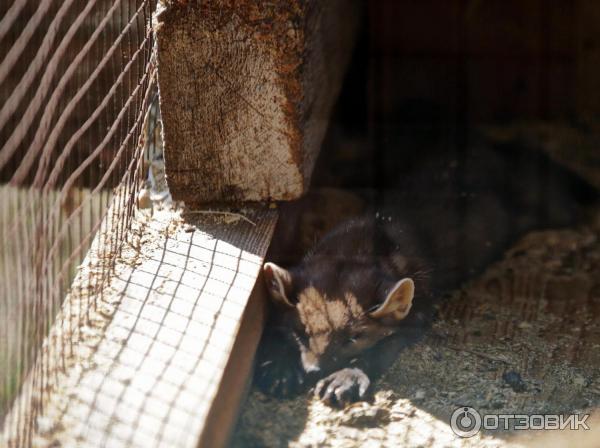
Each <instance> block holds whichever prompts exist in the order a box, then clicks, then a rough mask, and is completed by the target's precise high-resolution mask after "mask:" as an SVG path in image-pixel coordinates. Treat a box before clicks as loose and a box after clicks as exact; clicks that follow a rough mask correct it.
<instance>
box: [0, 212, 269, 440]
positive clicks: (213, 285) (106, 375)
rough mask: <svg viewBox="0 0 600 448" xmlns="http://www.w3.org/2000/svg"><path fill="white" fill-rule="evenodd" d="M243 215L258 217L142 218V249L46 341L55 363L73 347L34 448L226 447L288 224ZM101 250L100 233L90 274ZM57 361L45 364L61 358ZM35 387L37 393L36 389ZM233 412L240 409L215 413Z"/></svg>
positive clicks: (13, 436)
mask: <svg viewBox="0 0 600 448" xmlns="http://www.w3.org/2000/svg"><path fill="white" fill-rule="evenodd" d="M243 213H244V215H245V218H247V220H246V219H237V217H236V216H232V215H219V214H198V215H189V216H188V215H184V216H185V219H182V218H181V215H180V214H179V213H178V212H171V211H159V212H157V213H155V214H154V217H153V218H152V219H151V220H150V221H149V222H144V220H143V219H142V220H141V221H136V222H134V229H135V228H137V230H136V231H134V232H136V235H135V238H131V240H132V241H134V242H135V241H138V242H139V243H140V245H139V246H138V243H134V244H133V247H129V248H126V249H125V250H124V251H123V254H122V256H121V258H120V262H119V263H118V265H117V266H116V268H115V275H114V278H113V279H112V282H111V285H110V287H109V288H106V289H105V290H102V291H96V292H94V294H95V298H92V297H89V295H88V294H90V292H89V291H86V290H83V291H81V290H80V289H78V288H74V290H73V292H72V294H71V295H69V296H68V297H67V298H66V300H65V303H64V305H63V308H62V312H61V315H60V316H59V317H58V318H57V321H56V324H55V326H54V328H53V329H52V330H51V333H50V336H49V337H48V339H47V341H46V342H45V344H44V349H43V351H44V353H45V355H46V352H48V351H51V350H52V349H53V347H57V344H56V341H57V340H60V339H63V340H64V339H65V338H67V339H69V340H70V342H71V346H70V348H69V345H67V346H64V345H63V349H64V350H67V349H69V350H70V352H69V353H68V354H67V356H66V358H67V359H66V371H65V372H63V369H64V368H63V367H61V365H59V364H61V362H58V363H57V365H56V366H54V367H55V369H56V371H54V370H53V369H52V368H51V369H50V370H51V371H49V372H48V376H49V378H54V377H55V376H56V378H57V380H56V381H55V382H54V383H53V384H51V387H50V390H47V391H44V393H45V394H48V396H47V397H46V398H45V400H44V402H45V406H44V411H43V414H42V415H37V416H32V417H31V418H34V419H35V427H36V428H37V432H36V434H34V435H33V436H32V437H31V438H32V442H33V444H34V445H35V446H81V447H86V446H90V447H91V446H111V447H120V446H123V447H144V448H147V447H152V446H177V447H186V446H187V447H195V446H198V443H199V441H200V440H202V441H203V442H202V445H201V446H210V447H214V446H221V445H222V444H224V443H225V441H226V438H227V434H228V428H229V427H230V425H231V423H232V419H233V418H234V417H235V415H236V410H237V407H238V401H239V399H240V398H241V396H242V393H243V390H244V387H245V382H246V379H247V377H248V373H249V370H250V367H251V361H252V358H253V354H254V350H255V348H256V345H257V343H258V340H259V336H260V332H261V330H262V322H263V317H262V306H263V303H262V302H261V297H260V291H261V290H262V288H263V286H262V283H258V284H257V283H256V282H257V277H258V275H259V273H260V271H261V266H262V262H263V257H264V255H265V253H266V250H267V248H268V245H269V243H270V240H271V236H272V232H273V228H274V225H275V221H276V219H277V212H276V210H271V209H262V208H261V209H259V208H252V209H247V210H245V211H244V212H243ZM138 219H139V218H138ZM136 223H137V224H136ZM109 230H110V229H109ZM141 243H143V244H141ZM99 247H102V236H101V235H99V236H98V237H97V238H96V241H95V243H94V245H93V246H92V250H91V251H90V253H89V254H88V259H87V260H86V261H87V264H88V266H89V268H88V269H87V270H86V271H87V272H84V271H82V273H81V274H80V275H93V273H94V270H95V268H94V266H95V265H96V264H98V263H102V260H101V259H100V260H96V259H95V257H97V255H98V254H97V253H96V252H95V248H96V249H97V248H99ZM77 281H78V280H77V279H76V284H77ZM255 285H257V286H256V288H255ZM253 291H254V292H253ZM78 294H79V295H81V294H83V296H81V297H80V296H79V295H78ZM93 303H96V305H95V306H92V305H91V304H93ZM72 313H78V314H81V313H87V314H88V315H89V321H88V323H87V324H85V325H83V326H79V325H77V324H78V322H79V320H78V319H76V318H74V316H72V315H71V314H72ZM84 315H85V314H84ZM74 324H75V327H73V325H74ZM236 341H238V342H239V341H241V343H242V344H243V347H242V348H243V352H240V347H241V346H240V345H239V344H238V342H236ZM234 347H235V348H234ZM233 350H235V354H233V353H232V351H233ZM54 355H56V354H53V353H48V354H47V355H46V356H48V357H49V358H50V359H54V358H56V359H58V360H60V356H59V357H58V358H57V357H56V356H54ZM51 367H52V366H51ZM229 372H231V374H235V375H237V377H235V376H234V377H232V376H231V375H229ZM232 378H233V380H232ZM26 383H27V382H26ZM24 390H25V391H27V394H31V393H36V392H35V388H34V387H29V386H28V385H27V384H25V386H24ZM225 390H226V391H227V395H225V394H224V393H223V392H224V391H225ZM28 402H30V397H24V399H23V400H22V401H19V400H18V401H17V403H19V405H20V406H21V407H22V406H26V405H27V403H28ZM223 403H226V404H227V406H229V410H227V411H226V412H224V411H223V409H222V408H220V410H219V409H217V410H214V409H215V405H221V406H222V405H223ZM213 423H214V424H218V425H219V427H218V428H213V427H211V425H212V424H213ZM17 424H18V422H17V421H15V420H14V419H13V418H12V416H11V415H9V416H8V418H7V421H6V426H5V432H4V435H5V437H6V440H5V442H6V443H7V444H8V445H9V446H19V443H23V440H22V439H20V437H22V435H20V434H19V432H18V427H17V426H18V425H17ZM209 433H210V434H209ZM206 434H209V435H206ZM205 440H209V441H210V443H207V442H204V441H205Z"/></svg>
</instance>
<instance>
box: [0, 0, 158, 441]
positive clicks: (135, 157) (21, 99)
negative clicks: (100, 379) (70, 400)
mask: <svg viewBox="0 0 600 448" xmlns="http://www.w3.org/2000/svg"><path fill="white" fill-rule="evenodd" d="M153 8H154V6H153V2H152V1H150V0H89V1H85V2H82V1H74V0H60V1H59V0H29V1H26V0H14V1H13V2H12V4H11V2H10V1H9V2H0V320H1V321H0V427H1V426H2V421H3V420H4V419H5V417H6V415H7V414H8V413H9V412H10V413H11V417H12V419H11V420H12V421H13V423H14V424H15V425H16V427H18V428H19V433H20V434H23V439H21V442H23V443H26V440H27V437H28V436H27V434H29V433H30V431H32V425H33V423H32V421H34V419H33V418H34V416H35V414H36V413H40V412H41V411H42V410H43V408H44V396H45V394H46V393H47V392H48V389H49V388H50V386H49V385H51V383H52V381H51V378H50V376H51V374H50V373H49V372H51V371H52V372H54V371H55V369H52V370H51V369H50V368H49V367H48V366H50V365H52V366H60V365H65V360H64V357H65V356H68V353H69V350H68V347H69V344H72V343H73V338H72V334H70V333H69V332H68V331H65V332H63V333H62V334H61V337H60V338H54V339H52V340H51V341H52V342H51V344H54V345H55V346H54V347H47V349H45V350H40V345H41V343H42V341H44V338H45V336H46V335H47V334H48V332H49V329H50V327H51V326H52V325H56V322H55V320H56V316H57V313H58V311H59V309H60V307H61V304H62V302H63V300H64V297H65V295H66V294H67V293H68V292H69V290H70V288H72V287H74V288H78V289H80V294H79V295H80V296H84V297H87V298H88V299H87V303H85V302H84V301H80V302H79V303H80V304H81V309H80V310H74V311H73V310H72V312H71V313H69V315H70V319H73V316H76V318H77V319H78V321H77V322H71V325H70V326H69V327H68V328H78V327H80V326H82V325H83V324H84V323H85V321H86V319H87V310H89V309H94V307H95V301H96V300H98V298H99V297H100V296H99V295H97V294H93V292H94V291H102V290H103V287H104V285H105V283H106V282H108V280H109V278H110V274H111V269H112V267H113V266H114V263H115V260H116V259H117V257H118V256H119V251H120V248H121V246H122V244H123V241H124V240H126V238H127V229H128V226H129V224H130V221H131V217H132V214H133V211H134V207H135V203H136V201H135V200H136V197H137V194H138V190H139V189H140V187H141V186H142V185H143V181H144V178H145V172H146V169H147V166H146V163H145V161H147V160H148V157H146V158H144V157H143V152H144V146H145V145H144V143H145V141H146V140H149V141H152V140H153V138H154V135H155V131H154V130H155V125H148V123H146V125H145V120H156V119H157V118H156V116H157V113H156V112H155V111H154V112H152V113H150V114H148V113H147V112H148V109H149V108H148V105H149V104H150V103H151V102H152V101H153V100H154V97H155V95H156V88H155V83H154V65H153V57H152V54H153V53H152V50H153V37H152V27H151V20H152V13H153ZM146 134H147V135H148V137H150V138H149V139H146V138H144V136H145V135H146ZM146 146H151V147H152V148H153V147H154V146H155V145H146ZM150 159H152V157H150ZM107 229H110V231H109V232H108V231H107ZM97 234H103V235H105V237H104V238H103V240H102V244H99V245H98V251H99V252H100V254H99V258H100V259H101V260H103V262H102V264H100V265H98V264H96V265H94V267H93V269H94V275H89V276H86V277H81V278H85V281H78V282H77V283H76V285H75V284H73V286H72V282H73V279H74V278H75V276H76V275H77V274H78V273H79V272H81V270H82V269H86V261H85V260H86V258H85V257H86V253H87V251H88V249H89V248H90V245H91V244H92V241H93V240H94V238H95V235H97ZM88 269H89V266H88ZM83 291H85V292H87V293H86V294H81V292H83ZM65 328H67V327H65ZM47 343H48V342H47ZM25 378H28V384H31V385H32V386H31V387H30V388H23V384H24V380H25ZM19 394H20V400H19V403H20V407H18V409H14V407H13V402H14V400H15V397H16V396H17V395H19ZM15 422H16V423H15Z"/></svg>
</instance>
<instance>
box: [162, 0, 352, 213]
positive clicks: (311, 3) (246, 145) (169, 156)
mask: <svg viewBox="0 0 600 448" xmlns="http://www.w3.org/2000/svg"><path fill="white" fill-rule="evenodd" d="M359 10H360V2H359V1H358V0H331V1H327V2H322V1H317V0H291V1H286V2H281V1H275V0H269V1H258V0H243V1H233V0H209V1H203V2H199V1H189V2H175V1H173V2H170V3H169V4H168V5H167V7H166V8H165V9H164V10H163V11H162V12H161V13H160V14H158V25H157V38H158V60H159V84H160V94H161V111H162V116H163V122H164V136H165V149H166V151H165V157H166V170H167V177H168V181H169V187H170V189H171V193H172V194H173V197H174V198H175V199H178V200H185V201H195V202H223V201H225V202H227V201H229V202H237V201H260V200H270V199H274V200H290V199H295V198H298V197H300V196H301V195H302V194H303V192H304V191H305V190H306V189H307V187H308V184H309V181H310V177H311V174H312V169H313V166H314V162H315V159H316V156H317V154H318V151H319V148H320V146H321V142H322V139H323V136H324V134H325V131H326V128H327V122H328V117H329V114H330V111H331V109H332V107H333V104H334V102H335V99H336V97H337V95H338V93H339V90H340V87H341V83H342V79H343V74H344V70H345V68H346V66H347V63H348V61H349V58H350V53H351V50H352V44H353V41H354V35H355V31H356V29H357V26H358V17H359Z"/></svg>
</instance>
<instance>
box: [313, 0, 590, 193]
mask: <svg viewBox="0 0 600 448" xmlns="http://www.w3.org/2000/svg"><path fill="white" fill-rule="evenodd" d="M598 23H600V3H598V2H594V1H592V0H569V1H557V0H523V1H517V0H508V1H505V0H486V1H480V0H424V1H409V0H374V1H369V2H365V14H364V20H363V24H362V28H361V32H360V35H359V38H358V41H357V45H356V49H355V52H354V56H353V60H352V63H351V66H350V69H349V71H348V75H347V78H346V81H345V84H344V88H343V90H342V93H341V96H340V99H339V101H338V105H337V107H336V111H335V113H334V118H333V120H332V122H331V126H330V129H329V132H328V135H327V137H326V140H325V142H324V145H323V148H322V151H321V156H320V160H319V163H318V164H317V167H316V169H315V173H314V176H313V183H312V184H313V186H316V187H322V186H334V187H342V188H376V189H380V188H393V187H396V186H397V180H398V178H399V176H402V175H403V174H405V173H409V172H413V171H414V169H415V167H416V166H417V165H418V164H419V163H421V161H422V160H424V159H427V158H429V159H431V158H432V157H433V155H434V154H436V153H437V154H440V153H444V154H446V155H447V154H448V153H454V154H456V155H457V156H458V157H460V156H461V155H463V154H465V153H466V152H467V151H468V150H469V148H472V147H473V146H474V145H476V142H477V141H479V140H480V129H481V127H482V126H487V125H490V124H491V125H495V126H504V125H506V126H508V125H514V124H515V123H517V124H523V123H524V124H525V126H527V123H529V122H532V123H540V122H543V123H557V122H560V123H564V124H565V125H566V126H569V127H574V128H576V129H578V130H581V131H582V132H583V133H588V134H589V133H592V134H594V135H598V132H597V131H599V130H600V127H598V126H597V125H595V121H597V117H598V115H599V114H600V89H598V88H597V87H596V83H597V80H598V79H600V64H599V63H600V29H599V27H598V26H597V24H598ZM529 143H530V144H531V142H529ZM577 150H578V148H573V151H577Z"/></svg>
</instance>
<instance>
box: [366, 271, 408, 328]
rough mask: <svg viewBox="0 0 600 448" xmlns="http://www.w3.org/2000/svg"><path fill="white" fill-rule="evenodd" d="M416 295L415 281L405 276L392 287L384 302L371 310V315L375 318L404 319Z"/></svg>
mask: <svg viewBox="0 0 600 448" xmlns="http://www.w3.org/2000/svg"><path fill="white" fill-rule="evenodd" d="M414 296H415V284H414V282H413V281H412V279H410V278H403V279H402V280H400V281H399V282H398V283H396V284H395V285H394V286H393V287H392V289H391V290H390V292H389V293H388V294H387V297H386V298H385V300H384V301H383V303H382V304H381V305H379V306H378V307H377V308H375V309H374V310H373V311H371V312H370V313H369V316H371V317H373V318H375V319H383V318H391V319H394V320H402V319H404V318H405V317H406V316H407V315H408V312H409V311H410V307H411V306H412V301H413V297H414Z"/></svg>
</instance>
